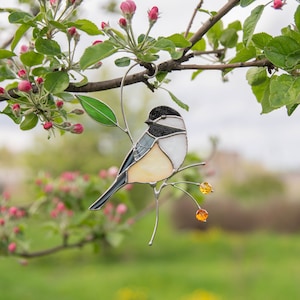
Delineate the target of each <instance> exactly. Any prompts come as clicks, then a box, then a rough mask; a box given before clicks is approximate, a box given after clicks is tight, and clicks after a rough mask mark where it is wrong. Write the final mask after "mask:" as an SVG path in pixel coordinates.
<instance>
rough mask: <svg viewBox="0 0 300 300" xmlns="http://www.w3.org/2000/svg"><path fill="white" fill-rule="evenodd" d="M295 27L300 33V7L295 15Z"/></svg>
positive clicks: (299, 6)
mask: <svg viewBox="0 0 300 300" xmlns="http://www.w3.org/2000/svg"><path fill="white" fill-rule="evenodd" d="M294 20H295V25H296V27H297V28H298V31H300V5H298V7H297V9H296V12H295V15H294Z"/></svg>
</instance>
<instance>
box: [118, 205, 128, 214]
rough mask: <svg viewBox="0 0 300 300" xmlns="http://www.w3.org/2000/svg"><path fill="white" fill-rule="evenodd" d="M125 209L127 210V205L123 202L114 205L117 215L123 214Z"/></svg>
mask: <svg viewBox="0 0 300 300" xmlns="http://www.w3.org/2000/svg"><path fill="white" fill-rule="evenodd" d="M126 211H127V206H126V205H125V204H123V203H120V204H118V206H117V207H116V213H117V214H119V215H123V214H125V213H126Z"/></svg>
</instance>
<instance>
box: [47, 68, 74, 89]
mask: <svg viewBox="0 0 300 300" xmlns="http://www.w3.org/2000/svg"><path fill="white" fill-rule="evenodd" d="M68 86H69V75H68V74H67V73H66V72H63V71H58V72H52V73H48V74H47V75H46V76H45V81H44V87H45V89H46V90H47V91H48V92H49V93H52V94H56V93H60V92H63V91H64V90H65V89H66V88H67V87H68Z"/></svg>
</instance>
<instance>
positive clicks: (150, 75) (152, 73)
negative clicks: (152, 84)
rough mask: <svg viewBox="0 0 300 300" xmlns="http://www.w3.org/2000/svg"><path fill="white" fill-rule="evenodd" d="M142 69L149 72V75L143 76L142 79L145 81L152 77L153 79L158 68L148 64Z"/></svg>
mask: <svg viewBox="0 0 300 300" xmlns="http://www.w3.org/2000/svg"><path fill="white" fill-rule="evenodd" d="M144 67H146V68H147V69H148V71H149V73H150V74H144V77H145V78H146V79H151V78H153V77H155V76H156V75H157V73H158V66H157V65H156V64H154V63H149V64H147V66H146V65H145V66H144Z"/></svg>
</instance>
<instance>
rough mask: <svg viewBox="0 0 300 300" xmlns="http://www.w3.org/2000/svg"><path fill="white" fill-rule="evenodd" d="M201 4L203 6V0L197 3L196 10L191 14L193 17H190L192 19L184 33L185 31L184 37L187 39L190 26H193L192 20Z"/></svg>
mask: <svg viewBox="0 0 300 300" xmlns="http://www.w3.org/2000/svg"><path fill="white" fill-rule="evenodd" d="M202 4H203V0H200V2H199V3H198V5H197V6H196V8H195V10H194V12H193V15H192V17H191V20H190V22H189V24H188V26H187V29H186V31H185V34H184V37H187V36H188V34H189V32H190V30H191V27H192V24H193V22H194V19H195V17H196V15H197V12H198V10H199V9H200V8H201V6H202Z"/></svg>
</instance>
